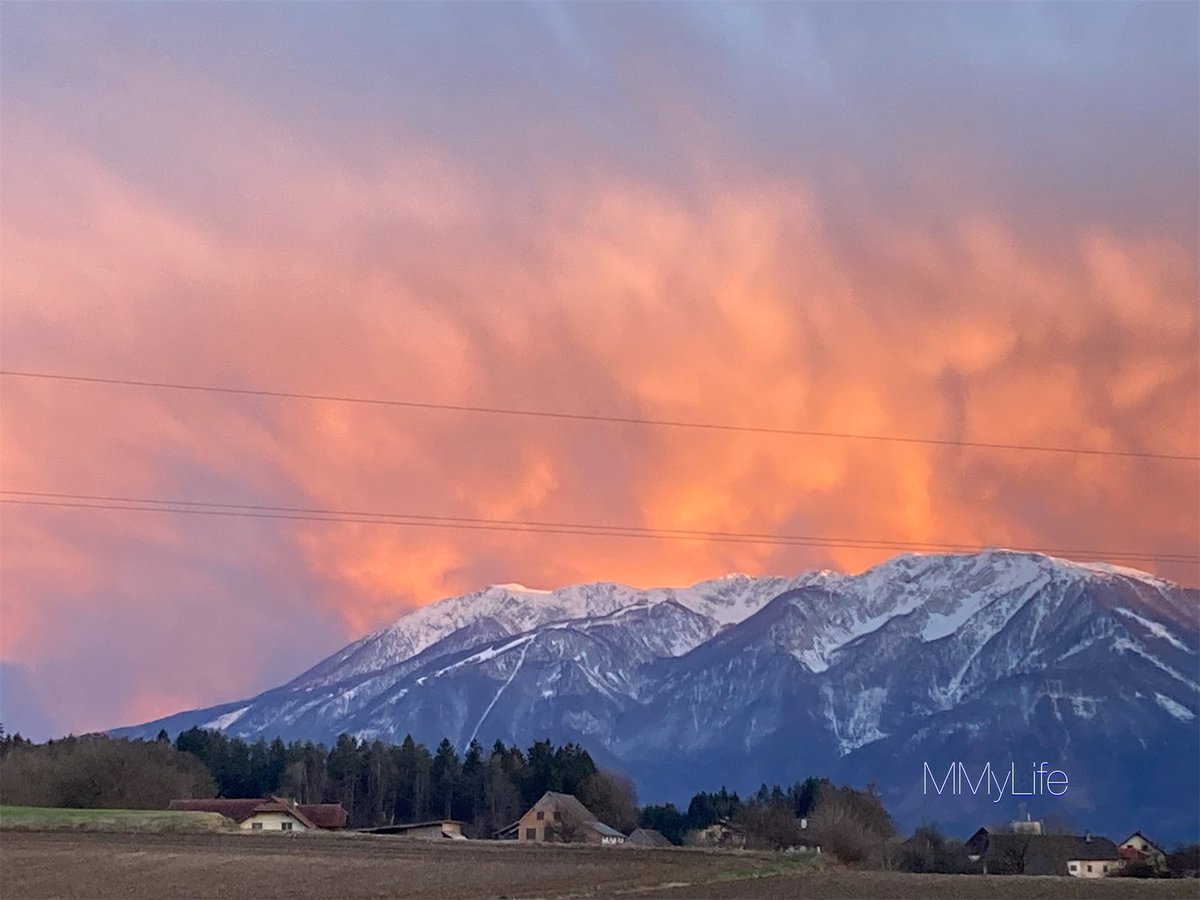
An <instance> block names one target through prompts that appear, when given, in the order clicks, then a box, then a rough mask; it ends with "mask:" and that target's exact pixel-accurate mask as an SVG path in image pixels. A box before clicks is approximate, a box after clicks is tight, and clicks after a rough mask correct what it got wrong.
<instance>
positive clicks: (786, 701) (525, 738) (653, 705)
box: [125, 551, 1200, 834]
mask: <svg viewBox="0 0 1200 900" xmlns="http://www.w3.org/2000/svg"><path fill="white" fill-rule="evenodd" d="M1197 617H1198V595H1197V592H1196V591H1194V590H1187V589H1183V588H1180V587H1178V586H1175V585H1172V584H1169V583H1167V582H1164V581H1161V580H1159V579H1156V578H1153V577H1152V576H1149V575H1146V574H1144V573H1140V572H1135V571H1133V570H1128V569H1121V568H1117V567H1111V566H1104V565H1096V564H1076V563H1070V562H1067V561H1064V560H1058V559H1054V558H1051V557H1045V556H1039V555H1035V554H1026V553H1013V552H1007V551H989V552H986V553H980V554H974V555H960V556H911V555H910V556H901V557H897V558H896V559H893V560H890V561H888V562H886V563H884V564H882V565H880V566H877V567H875V568H873V569H871V570H869V571H867V572H864V573H862V574H861V575H858V576H844V575H838V574H835V573H830V572H819V573H809V574H806V575H802V576H800V577H798V578H794V579H784V578H761V579H755V578H749V577H746V576H730V577H727V578H722V579H717V580H714V581H709V582H703V583H701V584H698V585H695V586H693V587H691V588H684V589H654V590H648V591H639V590H635V589H633V588H629V587H626V586H623V585H613V584H592V585H580V586H575V587H570V588H563V589H560V590H557V591H552V592H534V591H530V590H528V589H526V588H521V587H519V586H515V585H506V586H493V587H490V588H488V589H486V590H484V591H480V592H477V593H474V594H469V595H466V596H463V597H458V598H450V599H447V600H443V601H440V602H439V603H436V604H433V605H432V606H429V607H426V608H424V609H421V610H418V611H416V612H414V613H412V614H410V615H408V616H405V617H403V618H401V619H400V620H399V621H398V622H396V623H395V624H394V625H392V626H390V627H388V628H385V629H382V630H380V631H378V632H375V633H374V634H372V635H368V636H367V637H365V638H363V639H362V640H360V641H358V642H356V643H354V644H351V645H350V646H349V647H347V648H345V649H344V650H342V651H340V652H339V653H337V654H334V656H332V657H330V658H329V659H327V660H325V661H323V662H321V663H319V664H318V665H316V666H314V667H313V668H312V669H310V670H309V671H308V672H306V673H304V674H303V675H301V676H300V677H298V678H296V679H294V680H293V681H292V682H289V683H288V684H286V685H283V686H282V687H280V688H277V689H275V690H272V691H267V692H265V693H264V694H261V695H259V696H258V697H255V698H252V699H250V700H246V701H242V702H238V703H233V704H225V705H222V706H218V707H212V708H209V709H205V710H196V711H193V712H188V713H181V714H179V715H177V716H172V717H170V718H169V719H165V720H160V721H157V722H152V723H147V724H146V725H143V726H139V727H136V728H133V729H128V730H126V732H125V733H131V734H142V735H152V734H154V733H156V732H157V731H158V729H159V728H160V727H166V728H167V729H168V730H169V731H171V732H174V731H177V730H180V729H182V728H186V727H190V726H191V725H197V724H198V725H204V726H207V727H217V728H222V729H224V730H226V731H227V732H229V733H231V734H238V735H241V736H244V737H248V738H255V737H258V736H266V737H273V736H275V735H281V736H283V737H284V738H313V739H319V740H324V741H330V740H332V739H333V737H334V736H336V734H337V733H338V732H341V731H349V732H351V733H354V734H357V735H358V736H360V737H362V738H365V739H372V738H376V737H378V738H381V739H384V740H391V741H397V740H400V739H402V738H403V737H404V735H405V734H408V733H411V734H413V736H414V737H416V738H417V739H419V740H423V741H436V740H439V739H440V738H441V737H442V736H443V735H446V736H450V737H451V739H452V740H455V741H456V742H458V744H459V745H460V746H463V745H465V744H466V743H468V742H469V741H470V740H471V739H472V738H473V737H476V736H478V737H480V738H481V739H483V740H485V741H488V742H490V741H491V740H494V739H495V738H497V737H499V738H502V739H504V740H506V741H518V742H522V743H527V742H529V741H530V740H532V739H534V738H540V737H545V736H549V737H551V738H553V739H555V740H560V741H561V740H580V741H582V742H584V744H585V745H586V746H587V747H588V748H589V749H590V750H592V752H593V754H594V755H595V756H597V757H598V759H600V760H601V761H602V762H603V763H605V764H607V765H612V766H616V767H619V768H621V769H624V770H625V771H627V772H629V773H630V774H631V775H632V776H633V777H634V778H635V779H636V780H637V782H638V783H639V786H640V787H641V788H642V791H643V793H644V794H645V795H646V796H647V797H650V798H663V797H673V798H676V799H683V798H686V797H687V796H688V795H689V794H690V793H691V792H693V791H695V790H698V789H701V788H706V787H712V786H715V785H718V784H720V783H727V784H729V785H730V786H731V787H737V788H741V789H746V788H753V787H756V786H757V785H758V783H759V782H761V781H784V780H791V779H799V778H803V777H806V776H807V775H810V774H821V775H830V776H833V777H842V778H847V779H851V780H856V781H859V782H864V781H868V780H870V781H874V782H876V783H878V784H879V786H880V789H881V790H882V791H883V792H884V794H885V797H886V799H887V800H888V802H889V803H890V804H891V805H893V806H894V807H895V808H896V810H897V812H898V813H899V814H900V815H901V817H902V819H904V820H906V821H916V820H920V819H923V818H938V819H941V820H943V821H947V822H952V823H953V822H961V823H963V824H964V825H965V824H969V822H971V821H976V822H978V821H980V819H979V817H980V816H986V818H984V819H983V820H982V821H988V822H992V821H995V820H996V819H997V817H998V816H1000V815H1002V814H1004V813H1006V811H1007V810H1008V807H1007V806H1005V805H1004V804H999V805H994V806H984V807H981V806H980V805H979V803H978V802H975V803H972V802H968V801H967V800H965V799H963V798H954V801H953V802H950V800H949V798H946V797H938V798H933V799H930V798H929V797H928V796H927V795H925V794H923V793H922V792H921V775H922V764H923V763H924V762H926V761H928V762H929V763H930V765H931V766H934V765H935V764H940V765H941V771H944V770H945V768H946V766H947V765H949V764H950V763H952V762H954V761H956V760H961V761H964V762H966V763H968V764H974V763H975V762H976V761H977V762H978V764H980V765H982V764H983V763H984V762H987V761H992V762H993V763H995V764H996V765H998V766H999V765H1003V766H1004V767H1007V766H1008V765H1009V763H1010V762H1016V763H1017V764H1019V765H1021V766H1024V765H1026V764H1027V763H1030V764H1034V765H1036V764H1037V763H1038V762H1040V761H1042V760H1047V761H1050V762H1052V763H1054V764H1055V765H1056V767H1058V768H1064V767H1065V766H1068V765H1069V766H1071V767H1073V770H1072V769H1069V770H1068V771H1069V773H1070V774H1071V777H1072V779H1073V782H1072V785H1073V788H1072V791H1071V792H1069V794H1068V795H1067V796H1066V797H1064V798H1063V799H1062V800H1061V801H1056V802H1059V803H1060V804H1061V807H1060V808H1056V809H1057V811H1059V812H1062V811H1064V810H1065V811H1067V812H1068V813H1069V814H1074V816H1075V818H1081V819H1083V820H1084V821H1081V822H1080V826H1081V827H1092V828H1093V829H1094V830H1100V829H1103V828H1105V827H1109V826H1108V824H1107V823H1109V822H1111V823H1112V826H1111V827H1112V828H1113V829H1114V830H1120V829H1121V828H1124V827H1126V825H1128V830H1133V827H1135V826H1136V825H1138V824H1139V823H1143V824H1144V822H1145V821H1147V820H1148V819H1147V817H1151V816H1152V817H1153V819H1151V820H1152V821H1155V822H1166V823H1167V827H1169V828H1171V829H1175V830H1178V831H1179V832H1180V833H1186V832H1187V831H1188V829H1191V832H1190V833H1193V834H1194V833H1195V832H1196V830H1197V829H1200V821H1197V818H1198V817H1197V813H1196V811H1195V809H1194V808H1192V809H1191V810H1190V811H1189V810H1188V809H1186V808H1184V809H1181V808H1180V806H1181V804H1180V803H1179V800H1178V798H1179V797H1180V796H1191V797H1193V798H1194V797H1195V796H1196V793H1197V791H1198V790H1200V784H1198V783H1197V782H1198V781H1200V776H1197V774H1196V766H1195V759H1196V758H1197V756H1198V755H1200V729H1198V721H1200V720H1198V719H1197V715H1198V714H1200V672H1198V669H1200V622H1198V621H1197ZM1147 765H1152V766H1153V767H1154V770H1153V772H1145V771H1144V769H1145V767H1146V766H1147ZM1139 771H1141V772H1143V774H1142V775H1141V776H1135V774H1134V773H1136V772H1139ZM1164 772H1173V773H1175V775H1174V776H1173V779H1172V778H1168V777H1166V776H1164V775H1163V774H1162V773H1164ZM1193 788H1195V789H1193ZM1188 790H1191V791H1192V792H1191V794H1190V795H1189V794H1187V793H1186V791H1188ZM975 799H976V800H978V798H975ZM985 802H986V801H985ZM1030 803H1031V807H1038V808H1039V809H1041V810H1042V811H1046V810H1047V809H1048V808H1049V807H1048V803H1049V798H1042V799H1041V800H1039V801H1037V802H1036V803H1035V802H1034V801H1030ZM1039 804H1040V805H1039ZM1009 805H1012V804H1009ZM1184 806H1187V805H1186V804H1185V805H1184ZM1191 806H1193V807H1194V804H1191ZM1035 811H1036V810H1035Z"/></svg>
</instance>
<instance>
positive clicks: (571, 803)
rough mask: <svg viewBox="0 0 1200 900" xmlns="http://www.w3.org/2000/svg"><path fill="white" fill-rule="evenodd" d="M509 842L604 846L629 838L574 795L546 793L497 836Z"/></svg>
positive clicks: (619, 842)
mask: <svg viewBox="0 0 1200 900" xmlns="http://www.w3.org/2000/svg"><path fill="white" fill-rule="evenodd" d="M496 836H497V837H499V838H502V839H507V840H516V841H529V842H534V843H545V842H552V843H563V844H574V843H579V844H603V845H605V846H613V845H617V844H623V843H625V835H623V834H621V832H619V831H617V830H616V829H615V828H610V827H609V826H608V825H605V824H604V823H603V822H601V821H600V820H599V819H597V818H596V816H595V815H594V814H593V813H592V811H591V810H590V809H588V808H587V807H586V806H584V805H583V804H582V803H580V802H579V800H578V799H576V798H575V797H573V796H572V795H571V794H559V793H556V792H555V791H546V793H544V794H543V795H542V797H541V799H540V800H538V802H537V803H535V804H533V806H531V807H530V808H529V811H528V812H527V813H525V815H523V816H521V818H520V819H518V820H517V821H516V822H513V824H511V825H509V826H508V827H507V828H504V829H502V830H500V831H498V832H497V833H496Z"/></svg>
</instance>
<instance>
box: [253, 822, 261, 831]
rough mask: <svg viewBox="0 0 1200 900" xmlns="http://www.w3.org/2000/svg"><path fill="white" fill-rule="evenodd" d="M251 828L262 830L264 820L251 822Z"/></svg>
mask: <svg viewBox="0 0 1200 900" xmlns="http://www.w3.org/2000/svg"><path fill="white" fill-rule="evenodd" d="M250 830H251V831H262V822H251V823H250Z"/></svg>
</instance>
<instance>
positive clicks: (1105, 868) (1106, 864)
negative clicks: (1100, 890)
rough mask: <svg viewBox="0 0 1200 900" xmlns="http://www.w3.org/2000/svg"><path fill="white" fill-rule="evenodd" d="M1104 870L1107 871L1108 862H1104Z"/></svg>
mask: <svg viewBox="0 0 1200 900" xmlns="http://www.w3.org/2000/svg"><path fill="white" fill-rule="evenodd" d="M1104 871H1105V872H1107V871H1108V863H1105V864H1104Z"/></svg>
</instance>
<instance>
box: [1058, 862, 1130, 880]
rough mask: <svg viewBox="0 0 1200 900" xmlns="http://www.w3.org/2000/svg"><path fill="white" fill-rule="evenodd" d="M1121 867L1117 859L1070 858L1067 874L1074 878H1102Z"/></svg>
mask: <svg viewBox="0 0 1200 900" xmlns="http://www.w3.org/2000/svg"><path fill="white" fill-rule="evenodd" d="M1120 867H1121V861H1120V860H1117V859H1072V860H1069V861H1068V862H1067V874H1068V875H1073V876H1074V877H1076V878H1104V877H1105V876H1107V875H1111V874H1113V873H1114V872H1115V871H1117V869H1119V868H1120Z"/></svg>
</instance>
